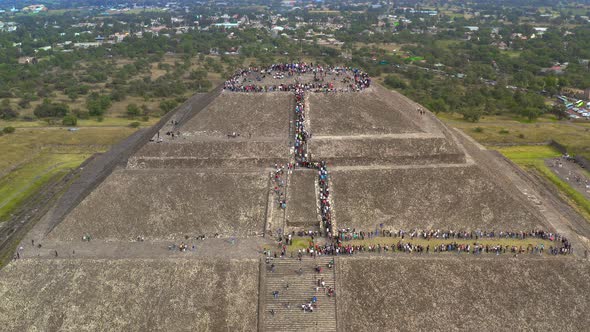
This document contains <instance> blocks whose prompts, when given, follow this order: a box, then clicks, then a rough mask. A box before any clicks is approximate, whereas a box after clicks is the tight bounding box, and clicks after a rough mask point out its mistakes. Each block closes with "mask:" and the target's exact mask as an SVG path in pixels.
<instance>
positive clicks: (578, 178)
mask: <svg viewBox="0 0 590 332" xmlns="http://www.w3.org/2000/svg"><path fill="white" fill-rule="evenodd" d="M545 165H547V167H549V168H550V169H551V170H552V171H553V173H555V174H556V175H557V176H559V178H560V179H561V180H563V181H565V182H567V183H568V184H569V185H570V186H572V187H573V188H574V189H576V190H577V191H578V192H579V193H580V194H582V195H584V197H586V199H588V200H590V177H588V173H587V172H585V171H584V169H583V168H581V167H580V165H579V164H577V163H575V162H573V161H570V160H567V159H565V158H554V159H547V160H545Z"/></svg>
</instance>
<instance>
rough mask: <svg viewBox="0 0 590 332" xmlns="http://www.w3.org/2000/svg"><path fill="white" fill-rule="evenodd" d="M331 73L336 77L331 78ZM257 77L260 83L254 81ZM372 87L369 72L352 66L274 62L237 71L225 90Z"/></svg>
mask: <svg viewBox="0 0 590 332" xmlns="http://www.w3.org/2000/svg"><path fill="white" fill-rule="evenodd" d="M304 74H308V75H313V82H297V83H288V84H276V85H261V84H258V83H256V82H261V81H263V80H264V79H265V78H266V77H267V76H269V77H272V78H274V79H282V78H285V77H287V78H290V77H296V79H297V80H299V78H300V76H301V75H304ZM328 76H330V77H331V78H332V80H330V79H329V77H328ZM253 77H254V80H255V81H256V82H254V81H253ZM337 80H338V81H339V82H341V83H342V84H343V85H344V86H345V88H336V85H335V84H334V83H335V82H336V81H337ZM370 86H371V78H370V77H369V75H368V74H366V73H364V72H363V71H361V70H359V69H356V68H348V67H333V66H327V67H323V66H320V65H317V64H316V65H314V64H313V63H310V64H308V63H305V62H298V63H297V62H296V63H280V64H273V65H271V66H269V67H267V68H258V67H250V68H247V69H242V70H239V71H237V72H236V73H235V74H234V75H233V76H232V77H231V78H230V79H228V80H227V81H226V82H225V83H224V90H227V91H233V92H272V91H300V90H303V91H315V92H337V91H340V92H344V91H348V92H350V91H361V90H363V89H365V88H368V87H370Z"/></svg>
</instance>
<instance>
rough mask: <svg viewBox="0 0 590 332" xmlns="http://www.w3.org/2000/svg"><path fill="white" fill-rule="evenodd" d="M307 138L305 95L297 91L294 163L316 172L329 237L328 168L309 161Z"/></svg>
mask: <svg viewBox="0 0 590 332" xmlns="http://www.w3.org/2000/svg"><path fill="white" fill-rule="evenodd" d="M309 138H311V134H310V133H309V132H308V131H307V130H306V129H305V94H304V92H303V91H297V92H295V147H294V148H295V162H296V165H297V166H301V167H306V168H312V169H315V170H317V172H318V185H319V188H320V193H319V203H320V204H319V205H320V213H321V217H322V229H325V231H326V233H325V234H326V235H327V236H328V237H330V236H331V234H332V218H331V207H330V200H329V196H330V188H329V185H328V168H327V165H326V162H324V161H318V162H313V161H311V160H310V157H309V155H308V152H307V140H308V139H309Z"/></svg>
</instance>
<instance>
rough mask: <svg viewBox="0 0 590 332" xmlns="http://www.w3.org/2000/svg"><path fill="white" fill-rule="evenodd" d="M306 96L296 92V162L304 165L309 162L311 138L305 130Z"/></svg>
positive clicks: (301, 92)
mask: <svg viewBox="0 0 590 332" xmlns="http://www.w3.org/2000/svg"><path fill="white" fill-rule="evenodd" d="M304 99H305V95H304V93H303V91H296V92H295V161H296V162H297V164H299V165H302V164H303V163H306V162H308V161H309V160H308V155H307V140H308V139H309V138H310V137H311V135H310V134H309V132H307V130H305V100H304Z"/></svg>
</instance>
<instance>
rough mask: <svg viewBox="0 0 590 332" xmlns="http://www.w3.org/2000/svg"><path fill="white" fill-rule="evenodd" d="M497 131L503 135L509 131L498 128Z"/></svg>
mask: <svg viewBox="0 0 590 332" xmlns="http://www.w3.org/2000/svg"><path fill="white" fill-rule="evenodd" d="M498 133H500V134H503V135H505V134H508V133H509V131H508V130H506V129H500V131H499V132H498Z"/></svg>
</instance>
